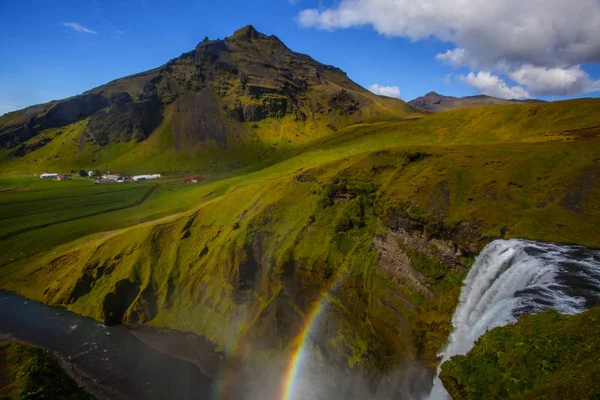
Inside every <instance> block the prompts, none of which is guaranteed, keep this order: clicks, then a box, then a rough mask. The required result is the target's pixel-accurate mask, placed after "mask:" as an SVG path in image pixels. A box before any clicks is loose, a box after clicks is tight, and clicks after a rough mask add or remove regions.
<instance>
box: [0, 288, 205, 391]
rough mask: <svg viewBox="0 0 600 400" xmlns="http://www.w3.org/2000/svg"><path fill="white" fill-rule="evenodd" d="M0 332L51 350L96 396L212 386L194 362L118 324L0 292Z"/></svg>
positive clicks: (200, 389) (197, 388)
mask: <svg viewBox="0 0 600 400" xmlns="http://www.w3.org/2000/svg"><path fill="white" fill-rule="evenodd" d="M158 334H160V332H156V333H154V334H153V335H152V336H153V337H152V338H151V339H152V341H154V342H156V341H157V340H158V339H157V338H156V336H157V335H158ZM138 336H139V335H138ZM171 336H172V335H166V334H163V337H162V338H163V341H169V340H172V338H171ZM3 337H4V338H14V339H17V340H21V341H24V342H28V343H32V344H34V345H37V346H40V347H43V348H45V349H47V350H49V351H52V352H53V353H55V354H56V355H57V356H58V357H60V358H61V359H62V360H63V361H64V363H65V364H66V365H68V368H69V369H72V370H73V371H74V372H76V375H78V376H81V377H83V378H84V379H83V381H82V383H83V384H84V386H85V388H86V389H88V390H90V391H92V392H93V394H94V395H95V396H96V397H97V398H98V399H111V400H112V399H210V398H212V393H213V391H214V387H213V385H214V382H213V381H212V380H210V379H208V378H206V377H204V376H203V375H202V373H201V371H200V369H199V368H198V366H197V365H195V364H192V363H190V362H186V361H184V360H181V359H178V358H174V357H170V356H168V355H165V354H163V353H162V352H159V351H157V350H156V349H155V348H153V347H150V346H148V345H146V344H145V343H144V342H143V341H141V340H140V339H138V337H137V336H135V335H134V334H133V333H132V331H131V330H130V329H128V328H126V327H124V326H114V327H106V326H104V325H102V324H99V323H98V322H96V321H94V320H92V319H90V318H86V317H82V316H80V315H77V314H74V313H71V312H69V311H67V310H64V309H61V308H54V307H48V306H45V305H43V304H40V303H38V302H35V301H31V300H28V299H25V298H23V297H20V296H16V295H13V294H10V293H7V292H2V291H0V339H1V338H3ZM175 340H176V341H177V342H181V341H182V338H181V337H176V338H175ZM211 351H212V350H211Z"/></svg>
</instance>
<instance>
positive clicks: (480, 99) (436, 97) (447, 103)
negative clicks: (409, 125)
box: [408, 92, 545, 112]
mask: <svg viewBox="0 0 600 400" xmlns="http://www.w3.org/2000/svg"><path fill="white" fill-rule="evenodd" d="M519 103H525V104H530V103H545V101H543V100H537V99H527V100H507V99H500V98H497V97H492V96H487V95H483V94H481V95H476V96H466V97H453V96H444V95H441V94H438V93H436V92H429V93H427V94H426V95H425V96H421V97H417V98H416V99H413V100H411V101H409V102H408V104H410V105H411V106H413V107H415V108H418V109H421V110H426V111H431V112H438V111H447V110H455V109H458V108H467V107H476V106H493V105H501V104H519Z"/></svg>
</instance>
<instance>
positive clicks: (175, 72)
mask: <svg viewBox="0 0 600 400" xmlns="http://www.w3.org/2000/svg"><path fill="white" fill-rule="evenodd" d="M420 115H422V113H421V112H419V111H416V110H415V109H413V108H412V107H410V106H409V105H407V104H406V103H404V102H403V101H401V100H398V99H391V98H385V97H380V96H376V95H374V94H372V93H370V92H369V91H367V90H366V89H364V88H362V87H360V86H359V85H357V84H356V83H354V82H352V81H351V80H350V79H349V78H348V77H347V76H346V74H345V73H344V72H342V71H341V70H339V69H337V68H335V67H331V66H328V65H324V64H321V63H319V62H317V61H315V60H313V59H312V58H310V57H309V56H306V55H303V54H298V53H294V52H292V51H291V50H290V49H288V48H287V47H286V46H285V45H284V44H283V43H282V42H281V41H280V40H279V39H278V38H277V37H275V36H272V35H271V36H267V35H264V34H262V33H259V32H257V31H256V30H255V29H254V28H253V27H252V26H247V27H244V28H242V29H240V30H238V31H236V32H235V33H234V34H233V35H232V36H230V37H227V38H225V39H223V40H208V39H205V40H204V41H203V42H201V43H200V44H198V46H197V47H196V49H194V50H193V51H191V52H189V53H185V54H182V55H181V56H180V57H178V58H176V59H173V60H171V61H169V62H168V63H167V64H165V65H164V66H162V67H160V68H157V69H154V70H151V71H147V72H144V73H141V74H138V75H134V76H130V77H126V78H123V79H119V80H116V81H114V82H111V83H109V84H107V85H104V86H101V87H98V88H96V89H93V90H91V91H89V92H86V93H84V94H82V95H80V96H76V97H73V98H71V99H66V100H62V101H56V102H52V103H48V104H43V105H38V106H33V107H29V108H27V109H24V110H21V111H17V112H14V113H9V114H7V115H5V116H3V117H0V148H2V149H4V150H3V151H2V156H1V157H2V158H4V160H5V162H4V163H3V164H2V165H3V170H7V171H20V172H40V171H41V170H49V169H56V170H68V169H80V168H83V169H93V168H94V169H95V168H100V169H104V167H105V166H107V165H109V166H110V168H111V169H113V170H115V169H118V170H122V171H123V172H126V173H134V172H143V171H147V170H148V169H153V170H157V171H175V170H178V171H181V170H200V171H202V172H204V173H210V172H222V171H231V170H235V169H239V168H241V167H246V166H248V165H252V164H255V163H257V162H260V161H262V160H264V159H271V158H273V157H276V156H279V155H280V154H283V153H285V152H287V151H289V150H292V149H296V148H298V147H300V146H302V145H304V144H306V143H307V142H308V141H310V140H313V139H315V138H317V137H320V136H324V135H328V134H331V133H333V132H335V131H336V130H337V129H340V128H342V127H344V126H347V125H349V124H353V123H363V122H372V121H381V120H398V119H402V118H407V117H412V116H420ZM0 159H1V158H0Z"/></svg>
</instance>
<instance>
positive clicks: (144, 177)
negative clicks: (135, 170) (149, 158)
mask: <svg viewBox="0 0 600 400" xmlns="http://www.w3.org/2000/svg"><path fill="white" fill-rule="evenodd" d="M158 178H161V174H150V175H136V176H134V177H133V178H132V179H133V180H134V181H147V180H150V179H158Z"/></svg>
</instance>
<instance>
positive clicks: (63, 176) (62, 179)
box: [56, 175, 71, 181]
mask: <svg viewBox="0 0 600 400" xmlns="http://www.w3.org/2000/svg"><path fill="white" fill-rule="evenodd" d="M56 179H58V180H59V181H68V180H70V179H71V177H70V176H69V175H59V176H58V177H57V178H56Z"/></svg>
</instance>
